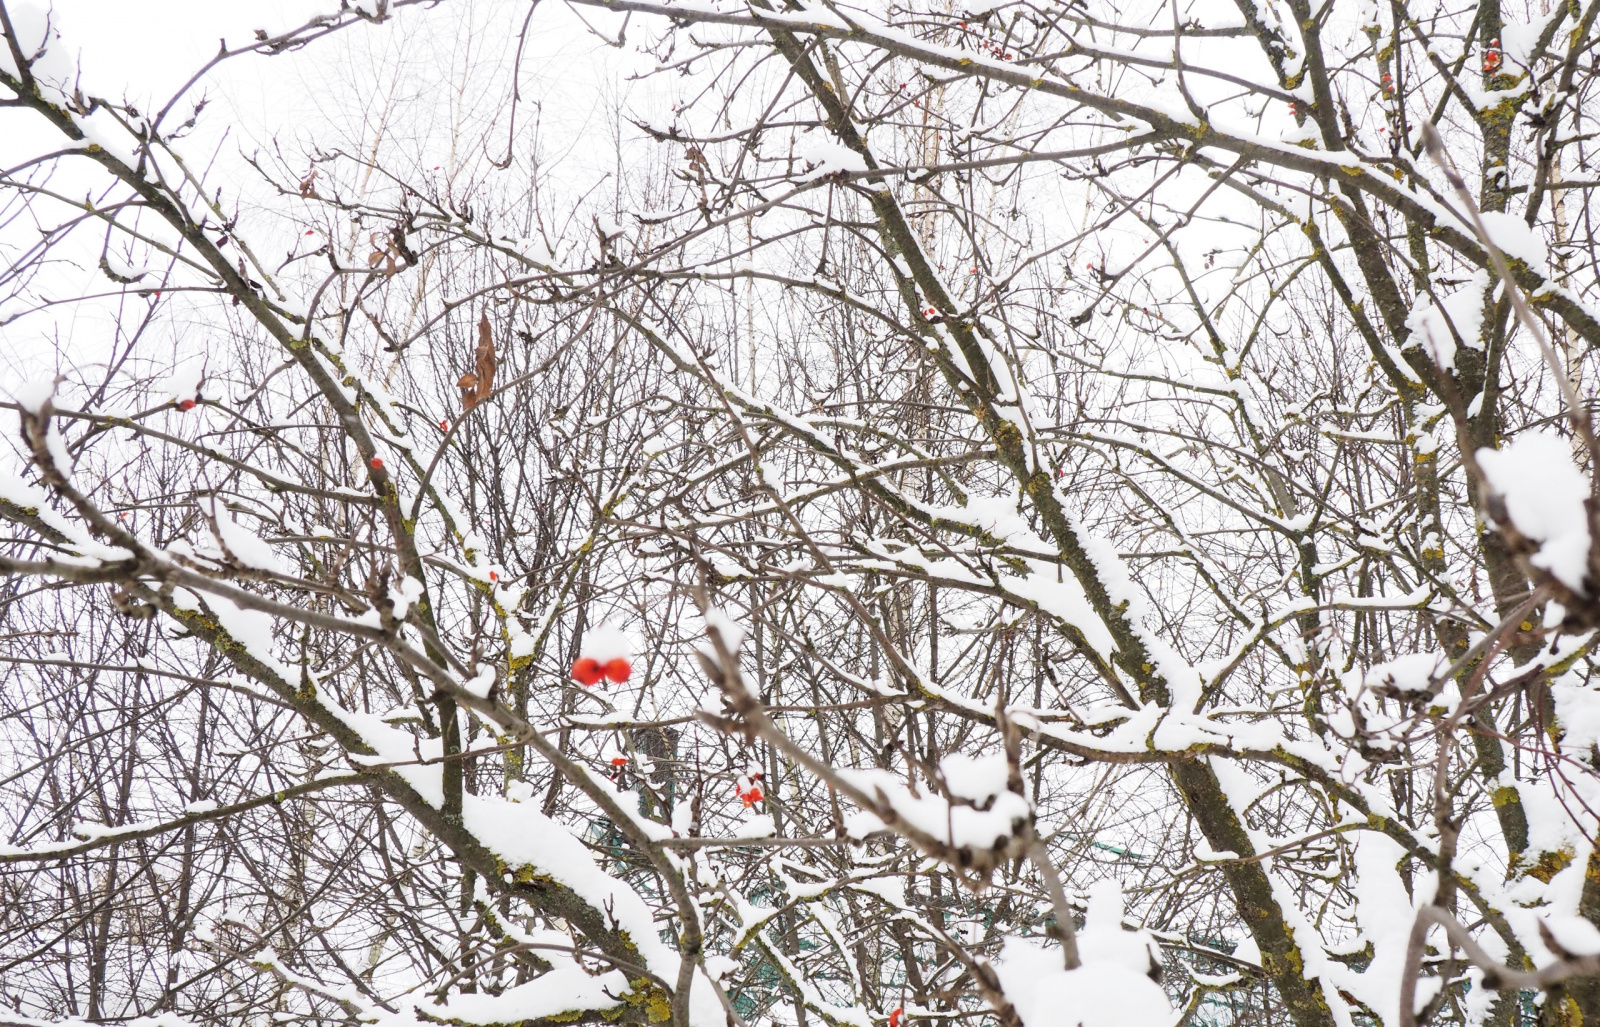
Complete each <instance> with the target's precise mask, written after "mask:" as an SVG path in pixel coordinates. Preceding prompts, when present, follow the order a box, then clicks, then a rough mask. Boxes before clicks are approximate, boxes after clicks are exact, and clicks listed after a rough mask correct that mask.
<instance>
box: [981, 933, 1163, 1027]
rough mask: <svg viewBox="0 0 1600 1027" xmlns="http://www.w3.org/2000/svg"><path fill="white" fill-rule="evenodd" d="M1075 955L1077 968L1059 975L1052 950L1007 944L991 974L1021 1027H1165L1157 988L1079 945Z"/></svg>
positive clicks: (1032, 944) (1056, 952) (1031, 944)
mask: <svg viewBox="0 0 1600 1027" xmlns="http://www.w3.org/2000/svg"><path fill="white" fill-rule="evenodd" d="M1079 956H1080V957H1081V958H1082V960H1083V965H1082V966H1080V967H1078V968H1077V969H1076V970H1064V969H1062V963H1061V953H1060V951H1059V950H1057V949H1055V948H1054V947H1050V948H1046V947H1045V946H1043V945H1040V944H1038V943H1037V942H1033V941H1028V940H1026V939H1022V938H1015V937H1013V938H1008V939H1006V942H1005V946H1004V947H1003V948H1002V949H1001V951H1000V960H999V962H998V963H996V964H995V968H994V969H995V973H996V975H997V976H998V977H999V978H1000V986H1001V987H1002V988H1003V989H1004V990H1005V994H1006V998H1008V999H1010V1000H1011V1004H1012V1005H1014V1006H1015V1007H1016V1010H1017V1014H1018V1015H1019V1016H1021V1017H1022V1022H1023V1023H1024V1024H1025V1025H1026V1027H1170V1025H1171V1023H1172V1006H1171V1004H1170V1003H1169V1002H1168V1001H1167V995H1166V992H1164V991H1162V990H1161V986H1160V985H1158V984H1156V982H1154V981H1152V980H1151V979H1150V978H1149V977H1146V976H1145V975H1144V974H1142V973H1139V972H1138V971H1136V970H1132V969H1129V968H1128V967H1127V966H1125V965H1123V964H1122V963H1119V962H1116V961H1115V960H1107V959H1101V958H1099V957H1098V956H1096V955H1095V953H1094V952H1093V951H1092V950H1087V949H1085V948H1083V947H1082V946H1080V948H1079Z"/></svg>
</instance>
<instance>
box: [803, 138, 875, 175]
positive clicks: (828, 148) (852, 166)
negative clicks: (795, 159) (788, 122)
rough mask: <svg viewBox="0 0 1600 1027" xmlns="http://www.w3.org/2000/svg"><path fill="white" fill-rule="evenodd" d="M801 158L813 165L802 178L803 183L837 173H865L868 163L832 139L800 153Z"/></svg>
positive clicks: (820, 141) (813, 145) (817, 142)
mask: <svg viewBox="0 0 1600 1027" xmlns="http://www.w3.org/2000/svg"><path fill="white" fill-rule="evenodd" d="M800 157H801V159H802V160H804V161H806V162H807V163H808V164H811V165H813V167H812V168H811V170H810V171H808V172H806V173H805V174H804V175H801V176H800V180H801V181H802V182H809V181H811V180H812V179H814V178H821V177H822V176H823V175H831V174H834V173H836V172H840V171H845V172H852V171H865V170H867V162H866V159H865V158H864V157H862V156H861V154H859V153H857V152H856V151H854V150H852V149H850V148H849V147H848V146H845V145H844V144H843V143H836V142H834V141H833V140H831V139H819V140H817V141H816V142H814V143H812V144H811V145H810V146H807V147H806V148H805V149H804V150H801V151H800Z"/></svg>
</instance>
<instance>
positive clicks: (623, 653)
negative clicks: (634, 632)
mask: <svg viewBox="0 0 1600 1027" xmlns="http://www.w3.org/2000/svg"><path fill="white" fill-rule="evenodd" d="M578 655H579V656H584V657H588V658H589V659H591V660H598V661H600V662H601V663H606V662H608V661H610V660H632V659H633V644H632V642H631V641H630V640H629V638H628V636H627V634H626V633H625V632H624V631H623V630H622V628H621V627H620V626H619V625H617V624H616V623H614V622H612V621H606V622H604V623H602V624H598V625H596V626H595V627H592V628H590V629H589V630H587V631H585V632H584V633H583V646H582V651H581V652H580V653H579V654H578Z"/></svg>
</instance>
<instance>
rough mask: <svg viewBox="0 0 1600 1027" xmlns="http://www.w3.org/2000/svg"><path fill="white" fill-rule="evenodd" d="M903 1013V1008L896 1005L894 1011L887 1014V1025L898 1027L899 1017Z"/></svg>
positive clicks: (904, 1012)
mask: <svg viewBox="0 0 1600 1027" xmlns="http://www.w3.org/2000/svg"><path fill="white" fill-rule="evenodd" d="M905 1015H906V1011H905V1009H904V1008H903V1007H898V1006H897V1007H896V1008H895V1011H894V1012H892V1013H890V1014H889V1027H900V1018H901V1017H903V1016H905Z"/></svg>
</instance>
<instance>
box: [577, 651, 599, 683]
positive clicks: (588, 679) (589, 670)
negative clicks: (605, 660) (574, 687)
mask: <svg viewBox="0 0 1600 1027" xmlns="http://www.w3.org/2000/svg"><path fill="white" fill-rule="evenodd" d="M603 677H605V672H604V671H602V670H601V669H600V661H599V660H595V659H591V658H590V657H587V656H585V657H582V658H581V659H579V660H578V662H576V663H574V664H573V665H572V679H573V680H574V681H576V682H578V684H580V685H583V686H585V687H589V686H591V685H598V684H599V683H600V679H601V678H603Z"/></svg>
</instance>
